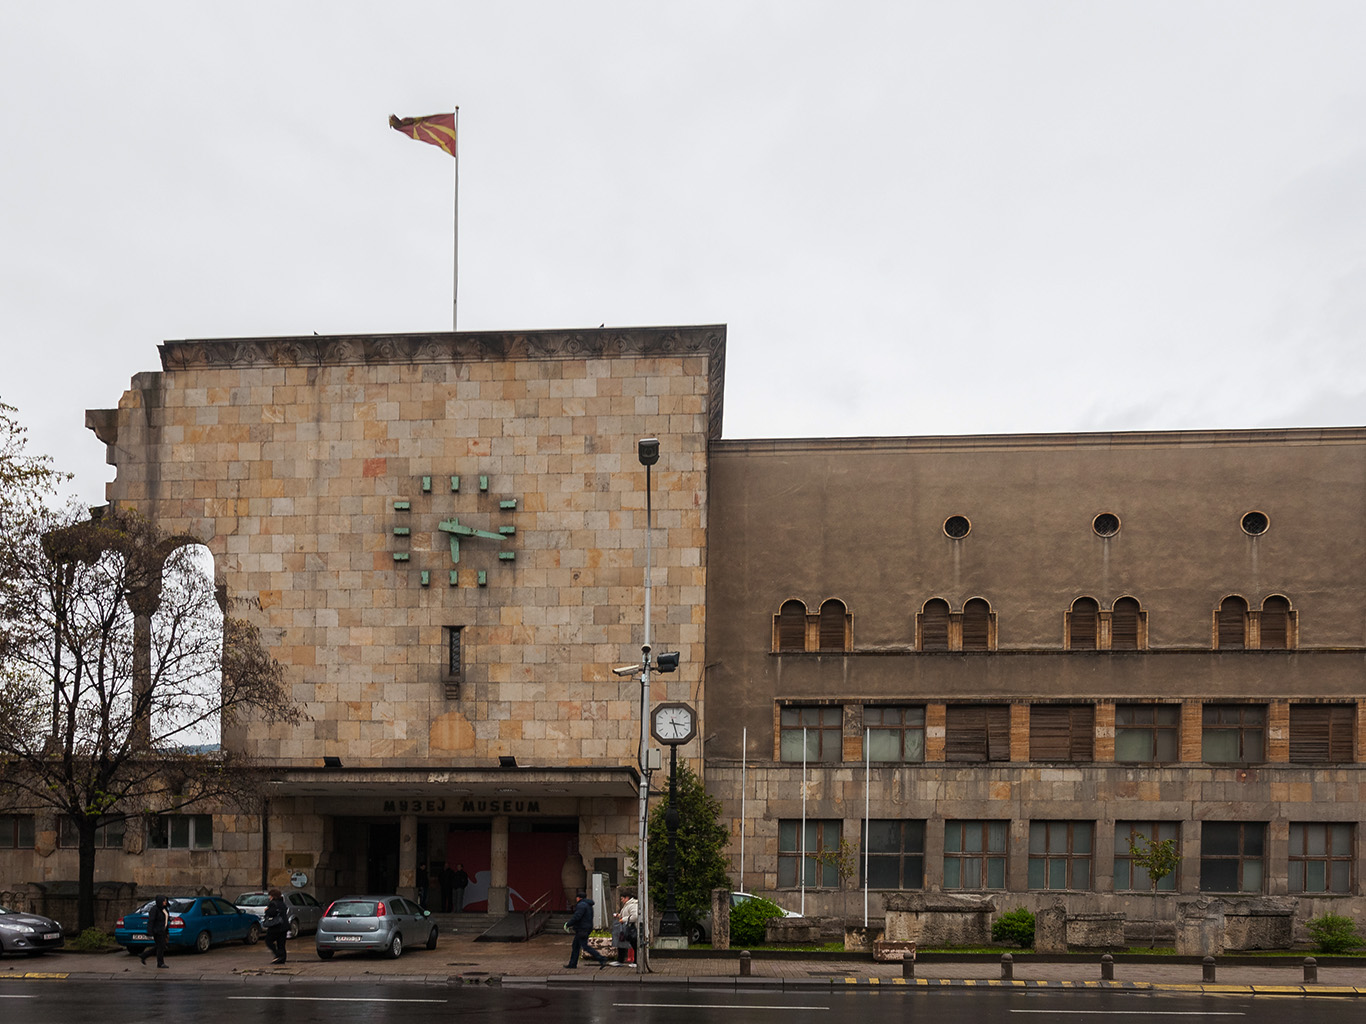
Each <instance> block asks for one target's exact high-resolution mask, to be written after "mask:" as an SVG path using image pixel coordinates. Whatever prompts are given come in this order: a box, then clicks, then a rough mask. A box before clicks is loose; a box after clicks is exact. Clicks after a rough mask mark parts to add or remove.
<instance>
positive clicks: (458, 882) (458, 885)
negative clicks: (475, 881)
mask: <svg viewBox="0 0 1366 1024" xmlns="http://www.w3.org/2000/svg"><path fill="white" fill-rule="evenodd" d="M469 884H470V876H469V875H467V874H466V873H465V865H463V864H457V865H456V866H455V873H454V874H453V875H451V899H452V901H453V902H454V907H453V908H452V909H453V910H454V912H455V913H457V914H458V913H460V912H461V908H463V907H464V906H465V889H466V888H467V887H468V886H469ZM489 909H490V910H492V909H493V908H492V907H490V908H489Z"/></svg>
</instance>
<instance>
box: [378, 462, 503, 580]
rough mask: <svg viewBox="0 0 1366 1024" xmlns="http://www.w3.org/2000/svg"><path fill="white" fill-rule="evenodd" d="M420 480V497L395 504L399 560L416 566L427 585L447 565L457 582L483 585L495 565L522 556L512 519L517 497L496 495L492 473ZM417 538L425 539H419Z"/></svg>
mask: <svg viewBox="0 0 1366 1024" xmlns="http://www.w3.org/2000/svg"><path fill="white" fill-rule="evenodd" d="M434 480H435V481H437V483H436V484H435V485H434V484H433V481H434ZM418 483H419V486H420V489H421V490H420V497H419V498H417V499H410V498H398V499H395V501H394V503H393V554H394V563H395V565H399V566H402V565H404V564H407V565H410V566H412V567H413V568H414V569H416V570H417V571H418V574H419V580H420V581H421V583H422V585H423V586H424V587H426V586H430V585H431V582H432V578H433V576H434V575H435V574H437V573H439V572H441V571H442V569H444V570H445V571H446V572H447V573H448V574H449V575H448V576H447V577H446V579H447V582H448V583H449V585H450V586H452V587H456V586H476V585H477V586H480V587H483V586H487V584H488V573H489V567H491V566H493V565H496V564H501V563H504V562H512V561H515V560H516V558H517V552H516V551H515V550H512V548H511V544H512V541H513V538H514V537H515V536H516V533H517V528H516V527H515V526H514V525H513V524H512V516H513V513H515V512H516V511H517V499H516V498H513V497H499V496H496V495H494V494H493V493H492V492H491V491H490V488H489V478H488V477H487V476H479V477H472V478H466V479H464V480H462V479H461V478H460V477H458V476H451V477H436V478H433V477H430V476H424V477H421V478H420V480H419V481H418ZM448 487H449V489H448ZM415 537H417V538H420V540H421V542H419V543H414V538H415ZM427 545H430V551H428V550H426V546H427ZM448 551H449V555H447V554H446V552H448Z"/></svg>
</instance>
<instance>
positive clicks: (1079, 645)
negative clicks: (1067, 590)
mask: <svg viewBox="0 0 1366 1024" xmlns="http://www.w3.org/2000/svg"><path fill="white" fill-rule="evenodd" d="M1099 636H1100V605H1098V604H1097V603H1096V601H1095V598H1091V597H1079V598H1077V599H1076V600H1075V601H1073V602H1072V611H1071V612H1070V613H1068V616H1067V649H1068V650H1069V651H1094V650H1095V649H1096V641H1097V639H1098V638H1099Z"/></svg>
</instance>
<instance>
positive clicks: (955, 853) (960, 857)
mask: <svg viewBox="0 0 1366 1024" xmlns="http://www.w3.org/2000/svg"><path fill="white" fill-rule="evenodd" d="M955 833H956V839H955V838H954V836H955ZM998 838H999V848H998V847H997V846H996V845H993V844H994V843H995V841H996V840H997V839H998ZM974 846H975V847H976V848H975V849H974ZM974 862H976V863H975V871H974V873H975V874H976V876H977V877H976V878H975V879H974V881H975V882H976V883H980V884H973V885H967V884H964V875H965V874H966V873H967V870H966V869H967V867H968V865H969V864H973V863H974ZM950 863H954V864H956V870H955V871H954V872H953V874H956V875H957V878H958V880H957V883H956V884H950V882H949V878H950V871H949V865H950ZM993 866H996V867H997V868H998V869H999V876H1000V885H992V884H991V882H992V881H993V877H992V876H993V874H994V872H993V870H992V868H993ZM1009 872H1010V822H1008V821H1005V820H1002V819H998V818H956V819H952V820H949V821H945V822H944V852H943V864H942V875H941V881H942V886H943V889H944V891H945V892H1004V891H1005V889H1006V885H1007V884H1008V881H1009V878H1010V874H1009Z"/></svg>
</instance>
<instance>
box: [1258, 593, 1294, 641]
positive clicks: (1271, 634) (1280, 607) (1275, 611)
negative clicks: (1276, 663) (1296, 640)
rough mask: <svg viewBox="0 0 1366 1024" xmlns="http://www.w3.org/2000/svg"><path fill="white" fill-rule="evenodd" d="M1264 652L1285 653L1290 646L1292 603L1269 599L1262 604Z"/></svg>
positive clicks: (1281, 599)
mask: <svg viewBox="0 0 1366 1024" xmlns="http://www.w3.org/2000/svg"><path fill="white" fill-rule="evenodd" d="M1261 619H1262V621H1261V625H1262V628H1261V634H1262V650H1264V651H1283V650H1285V649H1286V648H1288V647H1289V646H1290V602H1289V601H1287V600H1286V599H1285V598H1283V597H1268V598H1267V599H1266V600H1265V601H1263V602H1262V617H1261Z"/></svg>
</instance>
